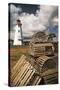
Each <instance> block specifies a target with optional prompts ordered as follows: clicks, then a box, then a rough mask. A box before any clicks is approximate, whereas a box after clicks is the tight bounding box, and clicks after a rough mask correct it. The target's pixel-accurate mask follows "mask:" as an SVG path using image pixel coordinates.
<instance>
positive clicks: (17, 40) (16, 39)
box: [13, 19, 23, 45]
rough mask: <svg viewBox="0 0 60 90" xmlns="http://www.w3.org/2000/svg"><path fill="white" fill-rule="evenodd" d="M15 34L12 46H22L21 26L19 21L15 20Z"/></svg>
mask: <svg viewBox="0 0 60 90" xmlns="http://www.w3.org/2000/svg"><path fill="white" fill-rule="evenodd" d="M14 30H15V34H14V43H13V45H22V42H23V36H22V24H21V20H19V19H18V20H17V25H16V26H15V28H14Z"/></svg>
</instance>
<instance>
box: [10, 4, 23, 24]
mask: <svg viewBox="0 0 60 90" xmlns="http://www.w3.org/2000/svg"><path fill="white" fill-rule="evenodd" d="M18 12H22V8H20V7H19V8H18V7H16V6H15V5H13V4H11V5H10V20H11V26H13V25H14V24H16V19H17V18H18V17H19V14H18Z"/></svg>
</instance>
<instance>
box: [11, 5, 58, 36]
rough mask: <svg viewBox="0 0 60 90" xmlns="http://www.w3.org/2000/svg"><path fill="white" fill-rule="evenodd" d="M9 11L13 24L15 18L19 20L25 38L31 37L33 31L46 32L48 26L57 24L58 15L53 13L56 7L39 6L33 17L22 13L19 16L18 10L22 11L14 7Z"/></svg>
mask: <svg viewBox="0 0 60 90" xmlns="http://www.w3.org/2000/svg"><path fill="white" fill-rule="evenodd" d="M12 8H13V9H12ZM11 10H12V12H11V13H13V14H12V15H13V16H12V20H13V22H14V23H16V19H17V18H19V19H20V20H21V22H22V30H23V33H24V35H26V36H31V35H33V33H34V31H39V30H40V31H42V30H46V29H47V28H48V27H49V26H50V25H57V22H58V20H57V19H58V15H57V13H55V12H56V11H57V6H46V5H41V6H40V7H39V9H38V10H37V11H36V14H35V15H34V14H28V13H25V12H22V13H21V15H20V16H19V14H18V13H17V12H18V11H19V10H20V11H22V9H21V8H17V7H15V6H12V7H11ZM14 13H15V14H14ZM51 23H52V24H51Z"/></svg>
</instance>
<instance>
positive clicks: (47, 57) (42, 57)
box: [10, 32, 58, 86]
mask: <svg viewBox="0 0 60 90" xmlns="http://www.w3.org/2000/svg"><path fill="white" fill-rule="evenodd" d="M29 47H30V48H29V54H28V55H22V56H21V58H20V59H19V61H18V62H17V63H16V65H15V66H14V67H13V69H12V70H11V82H10V85H11V86H28V85H41V84H57V83H58V55H57V54H56V53H55V52H54V51H55V48H54V45H53V43H52V42H49V41H48V36H47V35H46V34H45V32H37V33H36V34H34V35H33V36H32V39H31V41H30V44H29Z"/></svg>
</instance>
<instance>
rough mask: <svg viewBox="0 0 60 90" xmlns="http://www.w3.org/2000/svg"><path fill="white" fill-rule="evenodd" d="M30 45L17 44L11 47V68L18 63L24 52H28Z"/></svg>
mask: <svg viewBox="0 0 60 90" xmlns="http://www.w3.org/2000/svg"><path fill="white" fill-rule="evenodd" d="M28 51H29V47H28V46H15V47H11V48H10V51H9V53H10V63H11V64H10V65H11V68H12V67H13V66H14V65H15V64H16V63H17V61H18V60H19V58H20V57H21V56H22V55H23V54H24V55H26V54H28Z"/></svg>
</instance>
